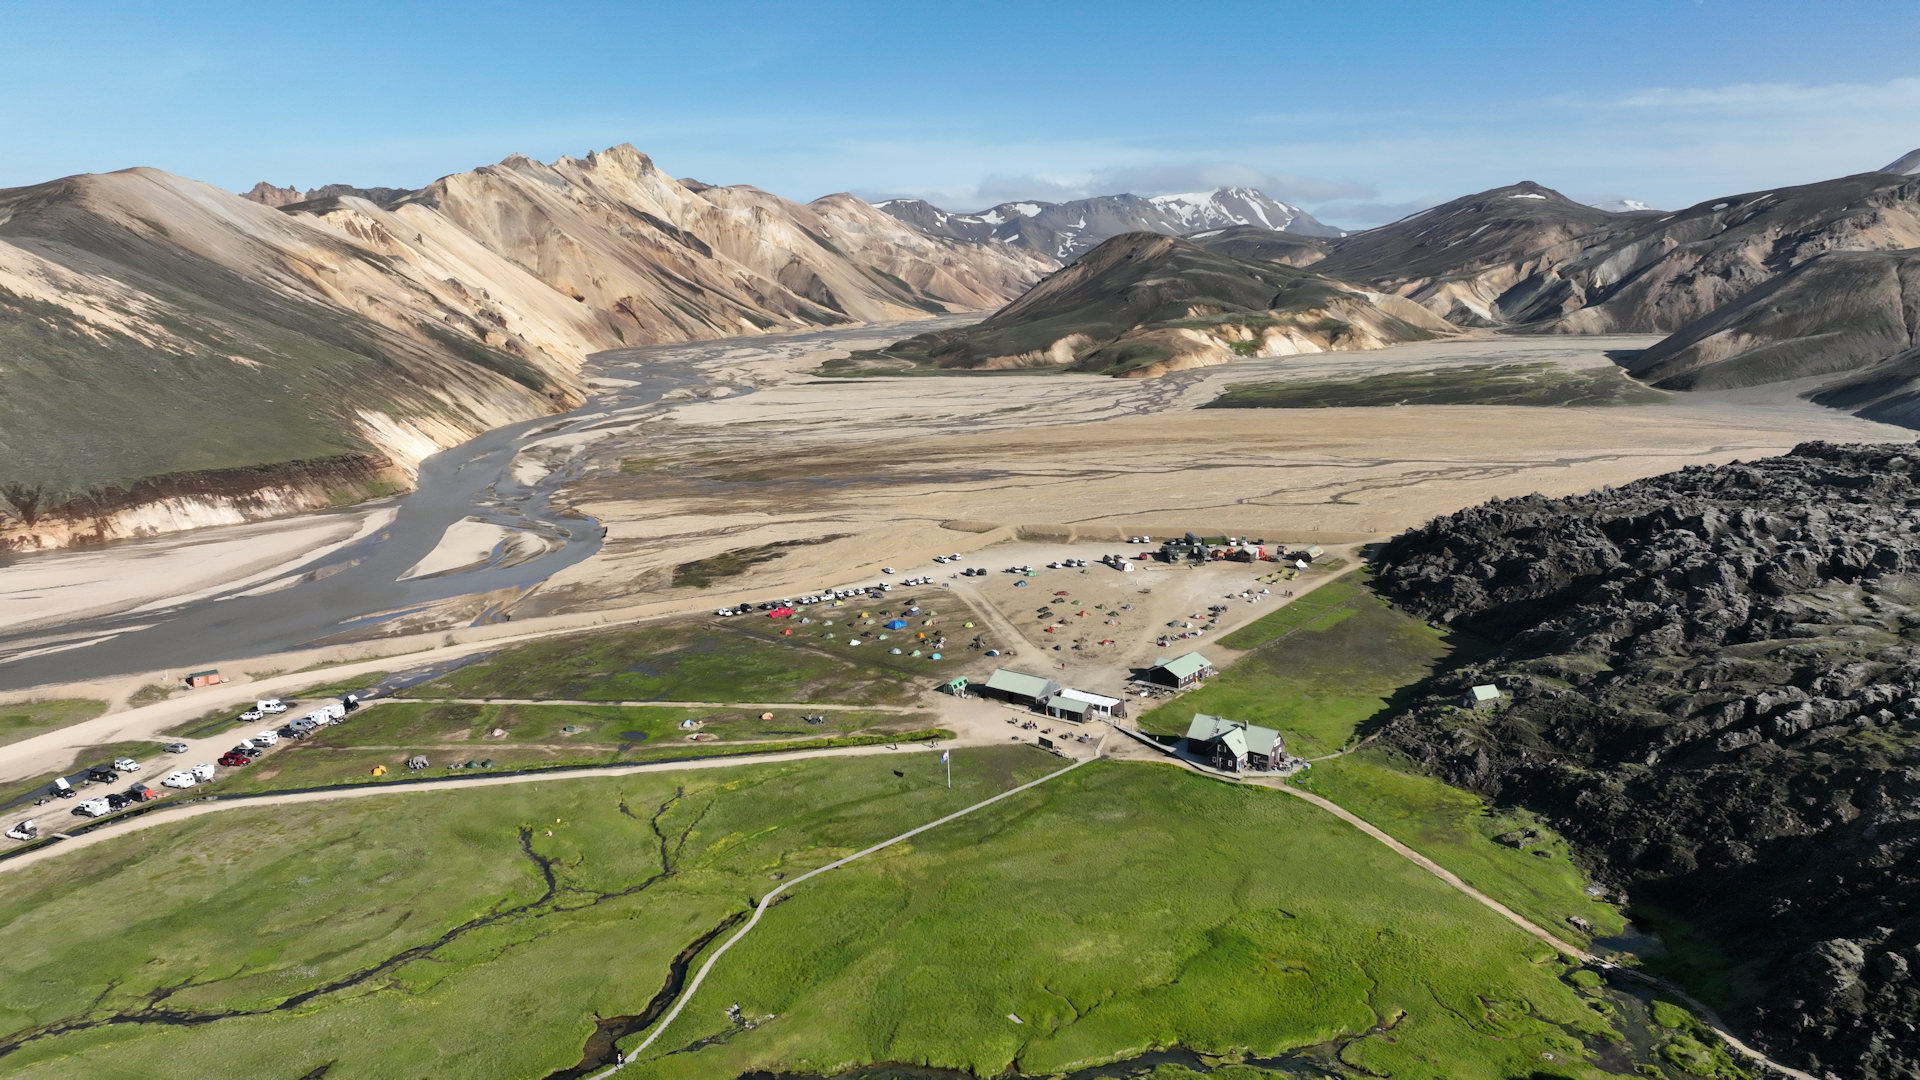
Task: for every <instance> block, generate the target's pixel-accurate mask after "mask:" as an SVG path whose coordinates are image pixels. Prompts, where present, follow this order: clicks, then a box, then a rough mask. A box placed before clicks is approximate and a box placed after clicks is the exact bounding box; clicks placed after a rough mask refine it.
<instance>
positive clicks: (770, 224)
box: [0, 145, 1920, 548]
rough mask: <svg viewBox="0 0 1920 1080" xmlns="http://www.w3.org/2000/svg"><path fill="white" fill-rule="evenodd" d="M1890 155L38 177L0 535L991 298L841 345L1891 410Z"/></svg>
mask: <svg viewBox="0 0 1920 1080" xmlns="http://www.w3.org/2000/svg"><path fill="white" fill-rule="evenodd" d="M1916 170H1920V151H1916V152H1915V153H1914V154H1908V155H1906V156H1904V157H1902V158H1900V159H1899V160H1897V161H1894V162H1892V163H1889V164H1888V165H1887V166H1886V168H1885V169H1883V170H1877V171H1874V172H1870V173H1860V174H1856V175H1852V176H1845V177H1840V178H1837V179H1834V180H1827V181H1821V182H1818V183H1813V184H1804V185H1798V186H1793V187H1784V188H1776V189H1771V190H1767V191H1759V192H1749V193H1744V194H1739V195H1729V196H1725V197H1721V198H1716V199H1710V200H1706V201H1703V202H1701V203H1698V204H1696V205H1694V206H1691V207H1688V208H1685V209H1682V210H1676V211H1672V212H1662V211H1657V210H1647V209H1627V210H1624V211H1618V212H1617V211H1614V210H1609V209H1602V208H1599V207H1595V206H1589V205H1586V204H1583V203H1580V202H1577V201H1575V200H1572V199H1569V198H1567V197H1566V196H1564V195H1562V194H1561V193H1559V192H1557V191H1554V190H1552V189H1550V188H1547V187H1544V186H1542V185H1539V184H1536V183H1532V182H1525V181H1523V182H1521V183H1518V184H1512V185H1508V186H1505V187H1500V188H1494V189H1492V190H1489V191H1484V192H1480V193H1478V194H1474V195H1469V196H1465V197H1462V198H1460V199H1455V200H1453V201H1451V202H1448V203H1444V204H1441V205H1439V206H1435V207H1432V208H1431V209H1427V210H1423V211H1420V212H1419V213H1416V214H1412V215H1409V216H1408V217H1406V218H1403V219H1401V220H1399V221H1396V222H1394V223H1392V224H1389V225H1385V226H1382V227H1380V228H1375V229H1369V230H1367V231H1365V232H1360V233H1353V234H1343V233H1341V232H1340V230H1338V229H1333V228H1330V227H1328V226H1325V225H1323V224H1321V223H1320V222H1317V221H1315V220H1314V219H1313V218H1312V217H1311V216H1310V215H1308V214H1306V213H1305V212H1304V211H1302V210H1300V209H1299V208H1298V207H1294V206H1290V205H1288V204H1285V203H1282V202H1279V201H1277V200H1274V199H1271V198H1269V197H1267V196H1265V195H1264V194H1262V193H1260V192H1258V191H1254V190H1251V189H1247V188H1221V189H1218V190H1216V191H1212V192H1206V193H1196V194H1184V195H1157V196H1151V197H1142V196H1137V195H1125V194H1123V195H1112V196H1102V197H1099V198H1090V199H1081V200H1075V201H1072V202H1065V203H1046V202H1038V201H1033V202H1015V203H1004V204H1002V205H1000V206H998V207H995V208H993V209H992V210H989V211H986V212H984V213H978V214H953V213H949V212H947V211H944V210H941V209H939V208H937V207H934V206H932V205H930V204H928V203H925V202H920V201H916V200H891V201H889V202H886V203H884V204H881V205H879V206H874V205H869V204H867V203H865V202H862V201H861V200H859V199H856V198H854V197H852V196H850V195H845V194H840V195H829V196H825V197H823V198H820V199H816V200H814V201H812V202H810V203H806V204H799V203H794V202H790V201H788V200H785V199H781V198H779V197H777V196H774V195H771V194H768V193H767V192H764V191H761V190H759V189H757V188H753V187H750V186H744V185H739V186H724V187H723V186H715V185H710V184H705V183H701V182H699V181H694V180H676V179H673V178H672V177H670V176H668V175H667V174H665V173H663V172H661V171H660V170H659V169H658V168H656V167H655V166H654V164H653V163H652V162H651V161H650V160H649V159H648V158H647V157H646V156H645V155H644V154H641V153H640V152H639V151H638V150H636V149H634V148H633V147H631V146H624V145H623V146H617V147H614V148H612V149H609V150H606V151H602V152H598V153H593V154H588V155H586V156H585V157H582V158H573V157H563V158H560V159H558V160H557V161H554V162H552V163H541V162H537V161H533V160H531V159H529V158H527V157H524V156H522V155H517V154H516V155H513V156H510V157H508V158H506V159H505V160H503V161H501V162H499V163H498V164H495V165H489V166H485V167H483V168H479V169H475V170H472V171H470V172H465V173H457V174H453V175H450V176H447V177H443V178H442V179H440V180H437V181H435V182H434V183H432V184H429V185H427V186H426V187H424V188H420V189H417V190H409V189H399V188H377V187H357V186H353V185H345V184H333V185H327V186H325V187H320V188H313V189H307V190H298V189H295V188H292V187H275V186H273V185H269V184H264V183H263V184H260V185H256V186H255V187H254V188H253V190H251V191H249V192H247V193H246V195H244V196H242V195H236V194H232V193H229V192H225V191H221V190H219V189H216V188H213V187H211V186H209V185H206V184H202V183H198V182H196V181H192V180H187V179H184V178H182V177H178V176H173V175H171V174H167V173H164V172H159V171H157V170H152V169H130V170H125V171H123V172H118V173H109V174H100V175H86V176H74V177H68V178H65V179H62V180H56V181H52V182H50V183H46V184H39V185H34V186H30V187H25V188H16V189H11V190H6V191H0V356H5V357H7V358H8V360H7V361H6V368H5V373H6V376H7V379H8V388H9V394H8V396H7V397H6V398H5V399H4V400H0V459H4V460H5V462H6V468H5V470H4V472H3V473H0V496H4V499H3V500H0V547H13V548H33V547H41V546H52V545H59V544H64V543H69V542H73V541H75V540H80V539H87V538H111V537H116V536H125V535H134V534H140V533H145V532H152V531H165V530H169V529H175V528H184V527H190V526H193V525H199V524H208V523H213V522H219V521H233V520H244V519H249V518H252V517H259V516H265V515H268V514H275V513H283V512H291V511H295V510H299V509H303V508H308V507H311V506H316V505H323V504H326V503H328V502H332V501H337V500H339V499H343V498H358V497H361V496H363V495H365V494H368V493H370V492H373V491H378V490H389V489H392V488H394V487H397V486H404V485H406V484H408V483H410V481H411V475H412V470H413V468H414V466H415V465H416V464H417V462H418V461H420V460H421V459H422V458H423V457H425V456H426V455H428V454H431V453H433V452H434V451H435V450H437V449H440V448H442V447H445V446H448V445H451V444H453V443H457V442H459V441H462V440H464V439H466V438H469V437H471V436H472V435H474V434H476V433H478V432H479V431H481V430H484V429H486V428H489V427H492V426H496V425H499V424H503V423H507V422H511V421H513V420H518V419H524V418H528V417H531V416H536V415H539V414H541V413H543V412H548V411H552V410H556V409H562V408H565V407H568V406H569V405H570V404H572V403H574V402H577V401H578V400H580V397H581V394H582V385H581V382H580V378H579V369H580V366H581V364H582V363H583V362H584V360H585V358H586V356H587V355H589V354H591V353H593V352H596V351H600V350H605V349H613V348H620V347H623V346H634V345H647V344H656V343H662V342H677V341H687V340H696V339H704V338H716V337H724V336H730V335H736V334H753V333H769V332H780V331H785V330H795V329H805V328H812V327H825V326H836V325H851V324H859V323H867V322H876V321H890V320H905V319H913V318H919V317H923V316H927V315H932V314H940V313H946V312H950V311H964V310H978V309H992V308H999V307H1001V306H1002V305H1004V304H1007V302H1008V301H1009V300H1015V299H1016V298H1019V299H1018V301H1017V302H1015V303H1013V304H1011V305H1009V306H1007V307H1006V308H1005V310H1003V311H1001V312H999V313H998V314H996V315H995V316H993V317H992V318H991V319H989V320H987V321H986V322H985V323H982V324H980V326H979V327H977V328H974V329H971V330H962V331H951V332H946V333H942V334H939V335H933V336H932V337H931V338H928V339H925V340H921V339H915V340H914V341H910V342H903V343H901V345H899V346H896V347H895V348H894V349H892V350H886V351H885V355H884V356H876V357H874V358H872V359H884V361H885V362H887V363H907V364H910V365H919V364H932V365H934V366H957V367H988V368H991V367H999V366H1008V365H1031V364H1042V365H1045V366H1054V367H1060V368H1063V369H1072V370H1095V371H1103V372H1107V373H1110V374H1124V375H1129V376H1134V377H1138V376H1150V375H1153V374H1158V373H1161V372H1165V371H1169V370H1177V369H1179V368H1181V367H1188V366H1193V365H1196V364H1207V363H1221V362H1226V361H1228V360H1231V359H1232V358H1234V357H1235V356H1240V355H1273V354H1275V353H1278V352H1286V351H1309V350H1313V349H1321V348H1357V347H1372V346H1376V345H1381V344H1389V343H1392V342H1394V341H1402V340H1412V339H1414V338H1417V337H1420V336H1430V335H1433V334H1443V333H1451V332H1453V331H1454V329H1455V328H1463V329H1464V328H1481V329H1494V330H1500V331H1505V332H1517V333H1659V334H1663V335H1668V338H1667V340H1666V341H1663V342H1662V343H1661V344H1660V345H1659V346H1657V347H1656V348H1654V349H1650V350H1647V351H1646V353H1645V354H1644V355H1643V356H1641V357H1639V358H1637V359H1634V360H1631V361H1629V369H1630V370H1631V371H1633V372H1634V373H1635V374H1638V375H1640V376H1641V377H1643V378H1645V379H1647V380H1648V381H1651V382H1653V383H1655V384H1656V385H1659V386H1661V387H1663V388H1667V389H1676V390H1685V389H1689V388H1694V389H1706V388H1712V387H1725V386H1736V385H1739V386H1744V385H1755V384H1758V383H1765V382H1773V381H1783V380H1797V379H1806V378H1817V380H1818V381H1817V382H1815V383H1814V384H1812V385H1811V386H1810V388H1809V389H1808V390H1807V393H1808V394H1809V396H1811V397H1813V398H1814V399H1815V400H1817V401H1820V402H1822V403H1825V404H1829V405H1833V406H1835V407H1840V408H1848V409H1853V410H1855V411H1859V412H1862V413H1863V414H1865V415H1869V416H1874V417H1876V418H1880V419H1886V420H1892V421H1895V422H1900V423H1910V424H1915V425H1916V426H1920V405H1916V404H1915V402H1916V401H1920V333H1917V332H1916V326H1920V316H1916V313H1915V302H1914V300H1913V296H1914V295H1915V292H1914V290H1913V288H1912V287H1910V285H1909V284H1908V283H1909V282H1910V281H1913V280H1915V279H1914V270H1913V266H1912V261H1913V255H1912V252H1913V250H1914V249H1920V174H1916ZM1623 205H1624V204H1623ZM1149 234H1151V235H1150V236H1149ZM1168 235H1183V236H1184V237H1185V239H1184V240H1181V241H1179V242H1171V241H1167V240H1166V237H1167V236H1168ZM1143 237H1146V238H1143ZM1106 245H1113V247H1112V249H1111V251H1107V250H1105V246H1106ZM1075 259H1079V260H1080V262H1079V263H1076V265H1075V266H1073V267H1072V268H1070V269H1068V270H1066V271H1062V270H1061V269H1060V267H1061V264H1062V262H1063V261H1071V260H1075ZM1283 271H1284V272H1283ZM1036 285H1037V286H1038V288H1037V289H1036V290H1035V291H1034V292H1033V293H1031V294H1028V295H1025V296H1023V295H1022V294H1023V293H1026V290H1028V289H1029V288H1030V287H1033V286H1036ZM1182 305H1184V306H1182ZM1336 328H1338V329H1336ZM75 431H84V432H85V433H86V436H87V437H86V438H85V439H83V440H75V439H74V438H73V437H72V435H73V433H74V432H75ZM76 443H78V445H76Z"/></svg>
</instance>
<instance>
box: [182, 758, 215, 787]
mask: <svg viewBox="0 0 1920 1080" xmlns="http://www.w3.org/2000/svg"><path fill="white" fill-rule="evenodd" d="M188 771H189V772H191V773H192V774H193V778H194V779H195V780H197V781H199V782H201V783H205V782H206V781H208V780H211V779H213V766H211V765H209V764H207V763H206V762H204V761H203V762H201V763H200V764H198V765H195V766H194V767H193V768H192V769H189V770H188Z"/></svg>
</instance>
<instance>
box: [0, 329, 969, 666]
mask: <svg viewBox="0 0 1920 1080" xmlns="http://www.w3.org/2000/svg"><path fill="white" fill-rule="evenodd" d="M977 317H978V316H971V318H977ZM957 321H960V320H958V319H945V320H937V321H934V322H919V323H914V324H911V325H912V326H913V327H914V329H915V330H920V329H925V328H927V327H928V326H931V325H945V324H947V323H950V322H957ZM887 332H888V331H887V328H884V327H875V326H865V327H859V328H854V329H835V330H824V331H816V332H813V333H807V334H795V335H782V336H779V337H764V336H759V337H745V338H730V339H723V340H720V341H706V342H695V343H691V344H681V345H660V346H649V347H645V348H636V349H620V350H615V351H612V352H604V353H598V354H595V355H594V356H592V357H591V358H589V360H588V364H587V368H586V374H587V377H588V378H589V379H590V380H593V381H595V382H596V383H598V384H600V385H601V386H603V387H604V389H603V390H601V391H600V392H597V393H595V394H594V395H593V396H591V397H590V398H589V399H588V400H587V401H586V403H585V404H583V405H581V406H580V407H579V408H577V409H574V410H573V411H571V412H568V413H563V414H558V415H554V416H543V417H538V418H536V419H532V420H525V421H522V422H520V423H517V424H511V425H508V426H506V427H500V428H494V429H493V430H491V431H488V432H485V433H483V434H481V435H480V436H478V437H476V438H474V439H471V440H469V441H467V442H464V443H461V444H460V445H458V446H455V447H452V448H450V449H447V450H443V451H441V452H440V453H438V454H435V455H433V456H432V457H430V458H428V459H426V460H425V461H424V462H422V463H421V465H420V471H419V479H418V483H417V485H416V488H415V490H414V491H412V492H410V493H408V494H406V495H404V496H401V497H399V498H398V499H396V500H395V507H396V514H395V517H394V519H393V521H392V522H391V523H390V524H389V525H388V526H387V527H386V528H383V529H380V530H379V531H377V532H375V533H374V534H373V535H370V536H367V537H364V538H362V539H360V540H357V541H355V542H353V543H351V544H348V545H346V546H345V547H342V548H339V549H337V550H335V551H332V552H329V553H327V554H325V555H322V556H319V557H317V558H315V559H314V560H312V561H311V562H309V563H307V564H305V565H303V566H300V567H298V568H295V569H293V570H291V571H290V574H292V575H298V576H301V577H302V580H301V581H300V582H299V583H298V584H295V585H293V586H291V587H288V588H284V589H280V590H277V591H273V592H265V593H260V594H258V595H252V596H246V595H240V594H241V593H244V592H247V591H249V589H248V588H247V587H244V586H241V585H235V586H234V587H232V588H231V589H229V590H227V591H224V592H218V593H215V594H213V595H208V596H205V597H202V598H199V599H196V600H193V601H190V602H187V603H183V604H180V605H179V606H177V607H173V608H168V609H164V610H158V611H155V610H151V609H149V610H142V611H138V612H122V613H118V614H109V615H103V616H97V617H93V618H87V619H80V620H75V621H74V622H70V623H66V624H62V625H59V626H57V627H47V626H44V625H43V626H39V627H35V628H33V629H30V630H20V631H16V632H12V633H6V634H0V655H4V654H5V653H6V652H7V651H9V649H8V647H9V646H20V645H22V644H23V643H25V642H35V643H38V644H39V645H40V647H41V649H43V650H47V646H49V645H51V646H52V647H53V648H54V649H57V650H58V651H51V650H47V651H41V652H40V653H39V654H38V655H25V656H22V657H20V658H19V659H16V660H12V661H0V690H13V689H20V688H23V687H28V686H37V685H43V684H47V683H59V682H72V681H77V680H81V679H92V678H101V677H106V676H113V675H122V674H127V673H130V672H137V671H151V670H156V669H167V668H184V667H187V666H189V665H193V664H201V663H205V662H207V661H208V659H209V658H221V659H229V660H231V659H241V658H245V657H249V656H260V655H264V654H267V653H275V652H283V651H286V650H290V649H297V648H300V647H303V646H307V645H312V644H315V643H317V642H319V641H320V640H322V639H324V638H327V637H329V636H331V635H334V634H338V633H341V632H342V631H344V630H348V629H352V628H355V627H357V626H360V625H364V624H366V623H368V622H372V621H377V620H378V619H381V618H387V617H392V616H394V615H397V614H402V613H405V612H408V611H411V610H415V609H418V608H420V607H422V606H425V605H427V604H432V603H435V602H437V601H441V600H446V599H449V598H451V597H456V596H465V595H469V594H473V593H481V592H489V591H492V590H495V589H503V588H526V587H528V586H532V585H535V584H537V583H539V582H541V581H544V580H546V579H547V578H548V577H550V576H551V575H553V574H554V573H557V572H558V571H560V570H563V569H565V568H566V567H569V566H572V565H574V564H576V563H579V562H581V561H583V560H585V559H588V558H591V557H592V556H593V555H594V553H595V552H597V551H599V550H600V541H601V535H602V530H601V527H600V523H599V522H597V521H594V520H593V519H591V518H587V517H581V516H577V515H575V514H573V513H569V512H566V511H567V507H566V505H565V500H564V499H561V500H560V501H559V504H558V505H556V503H555V499H556V496H557V495H558V494H559V493H560V491H561V489H563V488H564V487H565V486H566V485H567V484H568V483H570V482H572V481H573V480H575V479H577V478H578V476H579V472H580V465H579V464H578V463H572V464H567V465H563V466H561V467H560V468H557V469H554V470H553V471H551V472H549V473H548V474H547V475H545V476H544V477H542V478H540V479H539V480H537V481H534V482H532V483H530V484H524V485H523V484H522V483H520V482H519V481H518V480H516V479H515V477H514V474H513V462H514V457H515V456H516V455H517V454H518V453H519V451H520V450H521V448H522V447H524V446H526V445H527V444H529V443H531V442H535V441H539V440H543V439H549V438H554V437H556V436H564V435H566V434H568V433H570V432H576V431H583V430H587V429H589V428H595V427H600V426H604V425H608V424H611V423H622V424H625V423H631V422H635V421H639V420H643V419H645V417H646V416H647V415H649V414H656V413H660V412H664V411H666V410H668V409H670V408H671V407H672V404H673V403H672V402H669V401H668V400H666V399H667V398H668V396H669V395H672V396H673V397H674V399H675V400H676V401H677V400H679V399H681V398H684V397H685V396H686V393H687V392H696V393H699V392H711V391H714V390H718V389H721V388H722V387H721V385H719V384H716V383H715V382H713V381H712V379H711V378H710V376H709V374H708V371H710V370H712V369H716V368H720V367H724V366H725V363H726V361H727V360H728V359H729V357H730V356H735V355H738V354H742V353H750V354H753V355H756V356H765V355H767V354H768V353H769V352H779V353H783V354H788V355H800V354H803V353H807V352H813V351H817V350H821V349H829V348H834V347H837V346H844V345H847V344H848V343H850V342H852V341H855V340H859V339H868V340H872V339H874V338H876V337H884V336H886V334H887ZM725 389H726V390H727V391H728V392H731V393H736V394H737V393H744V392H747V388H744V387H739V386H725ZM470 517H471V518H479V519H481V520H483V521H487V522H489V523H494V524H499V525H504V526H507V527H510V528H515V529H524V530H527V531H530V532H533V533H534V534H536V535H538V536H539V537H541V538H543V539H544V540H545V541H546V542H547V543H549V544H550V545H551V548H550V550H548V551H546V552H545V553H544V554H543V555H540V556H539V557H537V558H534V559H531V560H529V561H526V562H521V563H518V564H514V565H501V566H482V567H476V568H472V569H468V570H464V571H459V572H453V573H446V574H439V575H435V576H431V577H419V578H413V579H410V580H405V581H402V580H400V578H401V575H403V574H405V573H406V572H407V571H408V570H409V569H411V568H412V567H413V566H414V565H415V564H417V563H418V562H419V561H420V560H421V559H423V558H425V557H426V556H427V555H428V553H430V552H432V551H433V549H434V548H435V547H436V546H437V545H438V544H439V543H440V540H441V537H442V536H444V535H445V533H446V530H447V528H448V526H450V525H453V524H454V523H455V522H458V521H461V520H462V519H465V518H470ZM147 542H148V541H127V542H125V543H126V544H129V545H137V544H140V543H147ZM93 550H98V549H93ZM65 554H66V553H65V552H47V553H44V554H37V555H27V556H22V557H20V558H18V559H16V560H13V561H14V562H15V563H16V564H17V563H22V562H25V561H26V560H29V559H58V558H61V557H62V556H63V555H65ZM79 642H87V644H82V645H79V646H78V647H65V648H62V647H61V646H62V645H63V644H71V643H79ZM23 651H25V650H23Z"/></svg>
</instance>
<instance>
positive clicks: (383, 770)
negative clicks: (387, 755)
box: [373, 765, 387, 776]
mask: <svg viewBox="0 0 1920 1080" xmlns="http://www.w3.org/2000/svg"><path fill="white" fill-rule="evenodd" d="M373 775H375V776H385V775H387V767H386V766H385V765H375V766H374V767H373Z"/></svg>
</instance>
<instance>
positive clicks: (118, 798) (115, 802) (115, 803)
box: [106, 791, 133, 810]
mask: <svg viewBox="0 0 1920 1080" xmlns="http://www.w3.org/2000/svg"><path fill="white" fill-rule="evenodd" d="M106 800H107V808H108V809H109V810H121V809H124V808H125V807H126V805H127V804H128V803H130V802H132V801H133V800H132V799H129V798H127V797H126V796H125V795H122V794H120V793H119V792H117V791H116V792H114V793H113V794H111V795H108V796H106Z"/></svg>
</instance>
